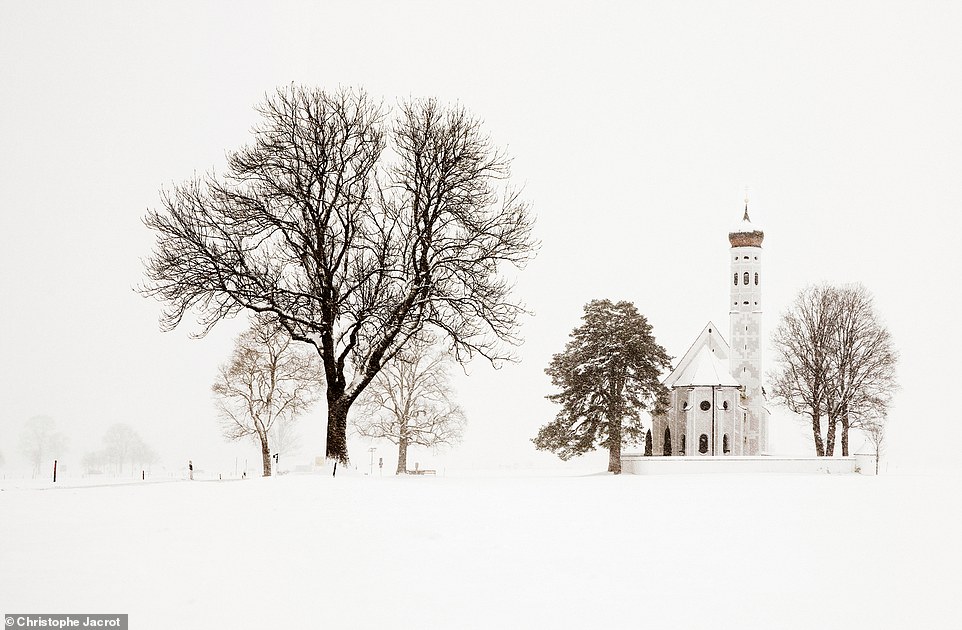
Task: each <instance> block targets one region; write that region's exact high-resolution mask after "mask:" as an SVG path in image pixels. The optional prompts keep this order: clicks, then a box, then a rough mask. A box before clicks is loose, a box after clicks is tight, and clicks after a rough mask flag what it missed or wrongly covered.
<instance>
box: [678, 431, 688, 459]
mask: <svg viewBox="0 0 962 630" xmlns="http://www.w3.org/2000/svg"><path fill="white" fill-rule="evenodd" d="M686 448H687V447H686V445H685V434H684V433H682V435H681V450H680V451H679V454H681V455H687V454H688V453H686V452H685V449H686Z"/></svg>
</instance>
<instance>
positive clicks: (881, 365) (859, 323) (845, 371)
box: [828, 284, 898, 456]
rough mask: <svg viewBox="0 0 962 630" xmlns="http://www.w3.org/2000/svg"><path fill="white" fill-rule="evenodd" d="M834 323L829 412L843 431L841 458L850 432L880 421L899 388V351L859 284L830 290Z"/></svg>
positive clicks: (872, 300) (830, 364)
mask: <svg viewBox="0 0 962 630" xmlns="http://www.w3.org/2000/svg"><path fill="white" fill-rule="evenodd" d="M834 296H835V303H836V320H835V323H834V326H833V327H832V344H831V348H832V352H831V354H830V361H829V367H830V370H829V379H828V380H829V383H830V387H829V396H828V402H829V405H828V411H829V416H830V418H833V419H837V421H838V422H839V423H841V427H842V455H843V456H847V455H848V454H849V442H848V436H849V429H850V428H852V427H861V426H864V425H865V424H866V423H869V424H872V423H875V422H876V419H877V418H882V417H885V416H886V414H887V412H888V408H889V405H890V404H891V400H892V396H893V394H894V393H895V391H896V390H897V389H898V383H897V382H896V375H895V366H896V364H897V363H898V352H897V351H896V350H895V347H894V344H893V342H892V336H891V334H890V333H889V331H888V329H887V328H886V327H885V325H884V324H883V323H882V322H881V320H880V318H879V316H878V314H877V312H876V310H875V300H874V298H873V297H872V294H871V293H870V292H869V291H868V289H866V288H865V287H864V286H862V285H861V284H849V285H844V286H841V287H836V288H835V289H834Z"/></svg>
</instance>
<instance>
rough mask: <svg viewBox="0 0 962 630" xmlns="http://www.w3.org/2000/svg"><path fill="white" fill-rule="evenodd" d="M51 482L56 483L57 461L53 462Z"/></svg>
mask: <svg viewBox="0 0 962 630" xmlns="http://www.w3.org/2000/svg"><path fill="white" fill-rule="evenodd" d="M53 482H54V483H57V460H53Z"/></svg>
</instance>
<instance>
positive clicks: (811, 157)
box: [0, 1, 962, 472]
mask: <svg viewBox="0 0 962 630" xmlns="http://www.w3.org/2000/svg"><path fill="white" fill-rule="evenodd" d="M516 4H520V3H497V2H485V3H483V4H481V3H479V4H477V5H475V6H472V5H468V4H457V3H451V2H437V3H428V2H421V3H402V4H398V5H395V3H388V2H377V3H362V2H346V3H331V2H326V3H294V2H273V3H271V6H270V7H268V6H266V5H265V3H249V4H247V5H245V4H244V3H240V2H231V3H227V2H224V3H197V2H189V3H188V2H184V3H150V4H148V3H128V2H115V3H105V2H99V3H98V2H85V3H70V4H68V3H56V4H54V3H34V2H9V1H5V2H4V3H3V4H2V6H0V16H2V17H0V96H2V98H0V191H2V194H0V204H2V206H0V234H2V236H3V242H2V246H0V288H2V298H0V299H2V302H0V304H2V308H0V453H3V455H4V456H5V458H6V460H7V462H8V464H11V465H12V464H21V463H22V460H20V459H19V455H18V453H17V451H18V448H17V445H16V443H17V440H18V436H19V433H20V430H21V427H22V425H23V422H24V421H25V420H26V419H27V418H29V417H30V416H33V415H38V414H45V415H49V416H52V417H53V418H55V419H56V420H57V422H58V425H59V426H60V428H61V429H62V430H63V431H64V432H65V433H67V434H68V435H69V437H70V440H71V452H70V454H71V456H72V457H75V458H79V457H80V456H81V455H82V454H83V453H84V452H86V451H89V450H93V449H94V448H97V447H98V446H99V441H100V438H101V436H102V434H103V431H104V429H105V428H106V427H107V426H109V425H110V424H112V423H114V422H126V423H129V424H131V425H132V426H134V427H135V428H136V429H137V430H138V431H139V432H140V433H141V435H142V436H143V437H144V438H145V440H146V441H147V442H148V443H150V444H152V445H153V446H154V447H155V448H156V449H157V450H158V451H160V452H161V454H162V456H163V458H164V460H165V462H166V463H167V464H168V465H170V466H179V465H181V464H182V463H183V462H185V461H186V460H187V459H188V458H192V459H193V460H194V462H195V464H198V466H199V467H208V468H210V467H224V468H225V472H226V467H227V464H226V462H230V465H231V466H232V465H233V461H234V457H240V458H241V459H243V458H244V457H249V458H250V459H251V461H252V462H254V461H256V451H255V450H254V449H253V448H250V447H249V446H247V445H236V444H235V445H231V444H227V443H225V442H224V441H223V439H222V438H221V437H220V434H219V431H218V427H217V423H216V421H215V416H214V408H213V405H212V402H211V396H210V390H209V388H210V384H211V382H212V380H213V377H214V374H215V370H216V367H217V365H218V364H219V363H221V362H222V361H224V360H225V359H226V358H227V356H228V354H229V351H230V348H231V344H232V338H233V336H234V335H235V334H236V333H237V332H238V331H239V330H240V329H241V328H242V326H243V323H242V322H228V323H225V324H222V325H221V326H219V327H218V329H217V330H215V332H214V333H212V334H211V335H210V336H209V337H208V338H206V339H204V340H201V341H196V340H191V339H189V338H188V333H189V332H190V331H191V330H196V327H195V326H192V325H190V324H188V325H185V326H183V327H182V329H181V330H178V331H176V332H174V333H168V334H162V333H160V332H159V331H158V325H157V315H158V313H159V311H160V304H159V303H157V302H154V301H152V300H147V299H144V298H142V297H140V296H139V295H138V294H136V293H135V292H134V291H133V287H135V286H136V285H137V284H138V283H139V282H140V281H141V278H142V265H141V262H140V258H141V257H143V256H145V255H146V254H147V252H148V251H149V248H150V246H151V244H152V240H153V239H152V235H151V234H150V233H149V232H148V231H147V229H146V228H144V227H143V225H142V224H141V222H140V221H141V217H142V216H143V214H144V212H145V210H146V209H147V208H148V207H152V206H156V204H157V201H158V189H159V187H160V186H161V185H167V184H170V183H172V182H177V181H181V180H183V179H185V178H188V177H190V176H191V175H192V174H193V173H194V172H203V171H207V170H209V169H212V168H214V169H220V168H221V167H222V165H223V156H224V151H225V150H226V149H229V148H233V147H236V146H239V145H241V144H243V143H245V142H247V140H248V139H249V137H250V136H249V133H248V130H249V127H250V125H251V124H252V123H253V122H254V120H255V116H254V113H253V110H252V107H253V105H254V104H255V103H256V102H258V101H259V100H260V99H261V98H262V97H263V95H264V93H265V92H269V91H272V90H273V89H274V88H275V87H276V86H278V85H284V84H288V83H290V82H292V81H293V82H297V83H304V84H311V85H317V86H321V87H325V88H334V87H337V86H338V85H342V84H344V85H359V86H363V87H365V88H366V89H367V90H368V91H370V92H371V93H373V94H376V95H381V96H383V97H384V99H385V101H386V102H388V103H393V102H395V101H396V99H398V98H401V97H406V96H409V95H412V96H437V97H439V98H441V99H444V100H460V101H461V102H463V103H464V104H465V105H467V106H468V107H469V108H470V109H471V110H472V111H474V112H475V113H477V114H479V115H480V116H482V117H483V118H484V119H485V121H486V124H487V128H488V130H489V131H490V132H491V133H492V134H493V136H494V138H495V140H496V141H497V142H498V143H499V144H501V145H506V146H507V147H508V149H509V151H510V153H511V154H513V155H514V156H515V162H514V181H515V182H516V183H518V184H522V185H524V186H525V196H526V198H527V199H528V200H529V201H530V203H531V204H532V206H533V208H534V210H535V212H536V213H537V216H538V227H537V236H538V238H540V239H541V241H542V242H543V246H542V249H541V252H540V255H539V257H538V259H537V260H536V261H535V262H534V263H533V264H531V265H530V266H529V268H528V269H527V270H526V271H525V272H524V273H523V274H522V275H521V276H520V279H519V283H518V295H519V297H521V298H522V299H523V300H524V301H526V302H527V303H528V305H529V306H530V307H531V308H532V309H533V310H534V311H536V313H537V315H536V317H534V318H531V319H529V320H528V321H527V323H526V325H525V327H524V329H523V336H524V337H525V339H526V344H525V346H524V347H523V348H522V349H521V350H520V354H521V357H522V361H521V363H520V364H518V365H512V366H508V367H505V368H504V369H502V370H500V371H497V372H495V371H493V370H491V369H490V368H489V367H487V366H485V365H482V364H480V363H478V364H475V365H472V366H471V368H470V371H471V377H470V378H466V379H458V388H459V394H460V398H461V400H462V402H463V403H464V405H465V407H466V410H467V412H468V416H469V433H468V435H467V437H466V440H465V443H464V444H463V445H462V446H461V447H460V448H458V449H456V450H453V451H451V452H449V453H447V454H446V455H444V456H434V455H430V454H423V455H422V456H421V459H422V461H423V462H427V463H430V464H431V465H434V466H438V467H440V466H449V465H450V466H484V465H487V466H497V465H515V464H534V465H545V464H551V463H552V462H553V461H557V460H556V459H555V458H554V456H552V455H547V454H543V453H536V452H535V451H534V450H533V446H532V445H531V443H530V441H529V440H530V438H531V437H533V436H534V435H535V433H536V431H537V429H538V427H539V426H540V425H542V424H544V423H545V422H547V421H549V420H550V419H551V418H552V417H553V415H554V413H555V409H554V408H553V406H552V405H551V404H550V403H548V402H547V401H545V400H544V398H543V397H544V396H545V395H546V394H548V393H550V392H551V388H550V384H549V382H548V380H547V377H546V376H545V375H544V372H543V370H544V367H545V366H546V365H547V363H548V360H549V359H550V356H551V354H552V353H555V352H558V351H560V350H561V349H562V348H563V346H564V343H565V341H566V339H567V335H568V333H569V332H570V330H571V329H572V328H573V327H574V326H575V325H577V323H578V318H579V316H580V314H581V308H582V305H583V304H584V303H586V302H587V301H589V300H590V299H593V298H610V299H614V300H617V299H628V300H631V301H634V302H635V304H636V305H637V306H638V308H639V309H640V311H641V312H642V313H644V314H645V315H646V316H648V318H649V320H650V321H651V322H652V324H653V326H654V332H655V335H656V337H657V339H658V340H659V342H660V343H661V344H662V345H664V346H665V347H666V348H667V349H668V351H669V353H670V354H672V355H673V356H676V357H680V356H681V355H682V354H683V353H684V351H685V350H686V349H687V347H688V345H689V344H690V343H691V341H692V340H693V339H694V337H695V335H697V334H698V332H699V331H700V330H701V328H702V326H703V325H704V324H705V323H706V321H707V320H709V319H711V320H714V321H715V322H716V323H717V324H718V325H719V326H721V327H722V329H723V330H726V329H727V320H728V313H727V292H728V279H729V270H728V251H727V250H728V242H727V232H728V230H729V227H730V226H732V225H734V224H735V223H736V221H737V220H738V219H739V218H740V214H741V208H742V198H743V196H744V189H745V187H746V186H748V187H749V190H750V196H751V214H752V218H753V220H754V221H755V222H756V223H757V224H758V225H760V226H761V227H762V228H763V229H764V230H765V232H766V239H765V245H764V247H765V260H764V271H763V273H764V277H765V278H766V279H767V282H766V285H765V293H764V304H765V309H766V322H765V326H766V331H767V332H770V331H771V329H772V327H773V324H774V322H775V319H776V317H777V314H778V313H779V312H780V311H781V310H783V309H784V308H785V307H786V305H787V304H788V302H789V301H790V300H791V299H792V297H793V296H794V294H795V293H796V292H797V291H798V290H799V289H801V288H802V287H804V286H805V285H806V284H808V283H814V282H819V281H822V280H829V281H833V282H845V281H861V282H863V283H864V284H866V285H867V286H868V288H869V289H870V290H872V291H873V292H874V294H875V296H876V298H877V301H878V307H879V309H880V311H881V313H882V314H883V316H884V317H885V319H886V321H887V322H888V324H889V326H890V328H891V330H892V333H893V335H894V337H895V340H896V343H897V344H898V347H899V348H900V350H901V352H902V361H901V366H900V380H901V383H902V385H903V390H902V392H901V393H900V394H899V395H898V397H897V402H896V406H895V408H894V410H893V413H892V416H891V440H892V444H891V446H890V455H891V459H892V461H893V462H895V463H899V464H905V465H910V464H912V465H914V464H918V463H919V462H922V461H925V460H927V459H930V458H932V459H934V461H936V462H943V461H945V460H944V459H943V458H947V457H949V456H950V455H951V454H952V453H953V452H956V451H957V450H958V445H959V443H960V440H962V429H960V419H962V418H960V415H962V414H960V412H959V408H958V405H956V404H954V400H953V398H954V394H955V393H956V392H957V391H958V389H959V387H958V383H957V379H958V378H959V374H958V371H959V370H958V365H959V357H960V356H962V348H960V343H959V335H957V334H956V330H955V329H956V322H955V319H956V317H957V314H958V312H959V306H960V302H962V300H960V290H959V282H958V274H959V272H960V270H962V269H960V268H962V264H960V262H962V260H960V258H962V256H960V254H959V253H958V249H959V248H958V245H957V243H956V241H957V240H958V235H959V233H960V228H962V219H960V218H959V205H960V201H962V177H960V174H962V115H960V112H962V79H960V75H959V67H960V65H962V38H960V37H959V33H960V32H962V5H959V4H958V3H951V2H904V3H891V2H865V3H854V2H853V3H844V5H843V4H842V3H838V2H806V3H797V4H796V5H795V6H794V7H793V6H785V5H786V3H768V2H758V3H728V2H719V3H709V2H693V3H681V2H678V3H654V2H651V3H630V4H629V3H599V2H591V3H588V2H584V3H561V2H548V3H533V2H532V3H526V4H525V6H515V5H516ZM776 5H777V6H776ZM953 243H955V244H953ZM191 324H192V323H191ZM770 355H771V353H770V352H769V353H768V356H770ZM770 367H771V365H770V364H767V365H766V369H770ZM321 423H322V417H321V414H319V413H317V414H315V415H314V416H313V417H308V418H304V420H303V422H302V432H303V433H304V436H305V438H306V439H307V440H308V441H309V442H311V443H312V446H311V447H310V448H307V449H305V453H304V460H305V461H307V459H308V456H309V455H313V454H314V453H317V454H319V453H322V452H323V449H322V445H321V444H320V439H321V435H322V433H323V431H322V426H321ZM313 444H316V448H314V447H313ZM859 445H860V444H859V443H856V444H853V446H854V447H855V448H858V446H859ZM367 446H368V444H367V443H366V442H364V441H362V440H360V439H354V440H353V441H352V443H351V452H352V458H353V459H354V461H355V463H357V464H358V465H359V466H361V467H365V466H366V463H367V461H368V454H367V453H366V448H367ZM378 455H382V456H384V457H385V462H386V463H385V467H386V468H388V469H389V470H393V461H394V454H393V453H392V451H391V449H390V448H389V445H386V444H385V445H382V446H381V448H380V450H379V452H378ZM589 461H595V462H602V464H603V456H602V457H601V458H600V459H599V458H597V457H596V459H595V460H589ZM388 462H390V463H388ZM953 465H954V464H953Z"/></svg>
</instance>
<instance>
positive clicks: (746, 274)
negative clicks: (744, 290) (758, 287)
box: [742, 271, 748, 285]
mask: <svg viewBox="0 0 962 630" xmlns="http://www.w3.org/2000/svg"><path fill="white" fill-rule="evenodd" d="M742 279H743V280H744V283H745V284H746V285H747V284H748V272H747V271H746V272H745V275H744V276H742Z"/></svg>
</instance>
